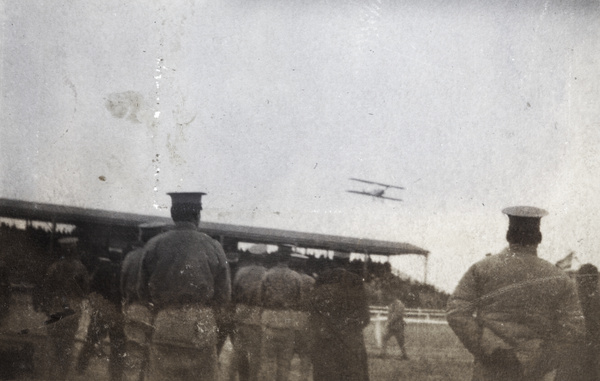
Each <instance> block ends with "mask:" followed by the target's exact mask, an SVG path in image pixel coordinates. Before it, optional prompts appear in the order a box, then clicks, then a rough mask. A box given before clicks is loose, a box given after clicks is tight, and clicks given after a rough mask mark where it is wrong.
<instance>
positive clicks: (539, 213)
mask: <svg viewBox="0 0 600 381" xmlns="http://www.w3.org/2000/svg"><path fill="white" fill-rule="evenodd" d="M502 213H504V214H506V215H507V216H509V217H526V218H542V217H544V216H546V215H548V212H547V211H545V210H544V209H540V208H536V207H535V206H511V207H508V208H504V209H502Z"/></svg>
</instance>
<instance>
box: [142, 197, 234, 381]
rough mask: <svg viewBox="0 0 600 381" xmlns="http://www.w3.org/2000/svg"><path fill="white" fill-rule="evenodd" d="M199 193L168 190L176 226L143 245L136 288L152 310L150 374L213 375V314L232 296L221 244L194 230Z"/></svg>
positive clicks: (171, 377) (211, 377) (215, 366)
mask: <svg viewBox="0 0 600 381" xmlns="http://www.w3.org/2000/svg"><path fill="white" fill-rule="evenodd" d="M203 194H204V193H169V195H170V196H171V199H172V206H171V217H172V218H173V221H174V222H175V228H174V229H173V230H170V231H168V232H165V233H162V234H160V235H158V236H156V237H154V238H152V239H151V240H150V241H149V242H148V243H147V244H146V246H145V248H144V258H143V259H142V265H141V274H140V288H139V294H140V297H141V298H142V300H146V301H148V303H150V306H151V307H152V309H153V313H154V324H153V326H154V332H153V333H152V342H151V346H150V369H149V379H150V380H158V381H164V380H217V379H218V372H217V370H218V362H217V361H218V358H217V349H216V344H217V326H216V316H215V315H216V314H220V313H221V308H222V307H223V306H224V305H226V304H227V303H229V301H230V299H231V279H230V274H229V266H228V265H227V260H226V258H225V253H224V252H223V248H222V247H221V245H220V244H219V243H218V242H217V241H215V240H214V239H212V238H210V237H209V236H207V235H206V234H204V233H201V232H200V231H199V230H198V224H199V222H200V211H201V209H202V206H201V197H202V195H203Z"/></svg>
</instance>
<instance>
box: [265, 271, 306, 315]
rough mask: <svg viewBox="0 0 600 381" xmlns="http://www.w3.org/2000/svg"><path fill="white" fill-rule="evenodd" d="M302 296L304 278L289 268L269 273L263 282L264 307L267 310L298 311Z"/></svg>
mask: <svg viewBox="0 0 600 381" xmlns="http://www.w3.org/2000/svg"><path fill="white" fill-rule="evenodd" d="M301 296H302V278H301V277H300V274H298V273H297V272H296V271H294V270H292V269H290V268H289V267H287V266H282V265H277V266H275V267H273V268H271V269H269V270H268V271H267V273H266V274H265V277H264V280H263V282H262V305H263V307H264V308H267V309H280V310H286V309H297V308H298V307H299V305H300V298H301Z"/></svg>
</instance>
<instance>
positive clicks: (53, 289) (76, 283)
mask: <svg viewBox="0 0 600 381" xmlns="http://www.w3.org/2000/svg"><path fill="white" fill-rule="evenodd" d="M77 241H78V240H77V238H75V237H65V238H61V239H59V240H58V243H59V244H60V250H61V254H62V255H61V258H60V259H59V260H58V261H56V262H54V263H53V264H52V265H50V267H49V268H48V271H47V273H46V277H45V278H44V282H43V286H42V287H43V293H44V298H43V299H44V300H43V306H42V308H43V310H44V312H46V314H47V315H48V316H49V319H48V320H47V321H46V324H47V326H46V327H47V331H48V336H49V337H50V340H51V342H52V351H51V362H50V365H51V374H50V377H49V379H52V380H64V379H65V378H66V377H67V375H68V373H69V370H70V368H71V363H72V359H73V352H74V344H75V334H76V333H77V330H78V328H79V319H80V318H81V303H82V302H83V299H84V298H85V297H86V296H87V294H88V291H89V276H88V273H87V270H86V268H85V266H84V265H83V263H81V260H80V259H79V251H78V250H77Z"/></svg>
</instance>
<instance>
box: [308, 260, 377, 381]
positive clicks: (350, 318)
mask: <svg viewBox="0 0 600 381" xmlns="http://www.w3.org/2000/svg"><path fill="white" fill-rule="evenodd" d="M334 261H335V258H334ZM309 319H310V325H311V329H312V331H313V335H314V336H313V338H314V341H313V350H312V363H313V380H314V381H335V380H339V381H366V380H368V379H369V369H368V362H367V350H366V348H365V341H364V337H363V329H364V328H365V327H366V326H367V325H368V324H369V320H370V313H369V305H368V303H367V297H366V293H365V289H364V285H363V282H362V279H361V277H360V276H358V275H356V274H354V273H352V272H349V271H347V270H345V269H343V268H342V267H337V268H334V269H329V270H325V271H324V272H323V273H322V274H320V275H319V276H318V278H317V280H316V282H315V288H314V290H313V295H312V298H311V311H310V318H309Z"/></svg>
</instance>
